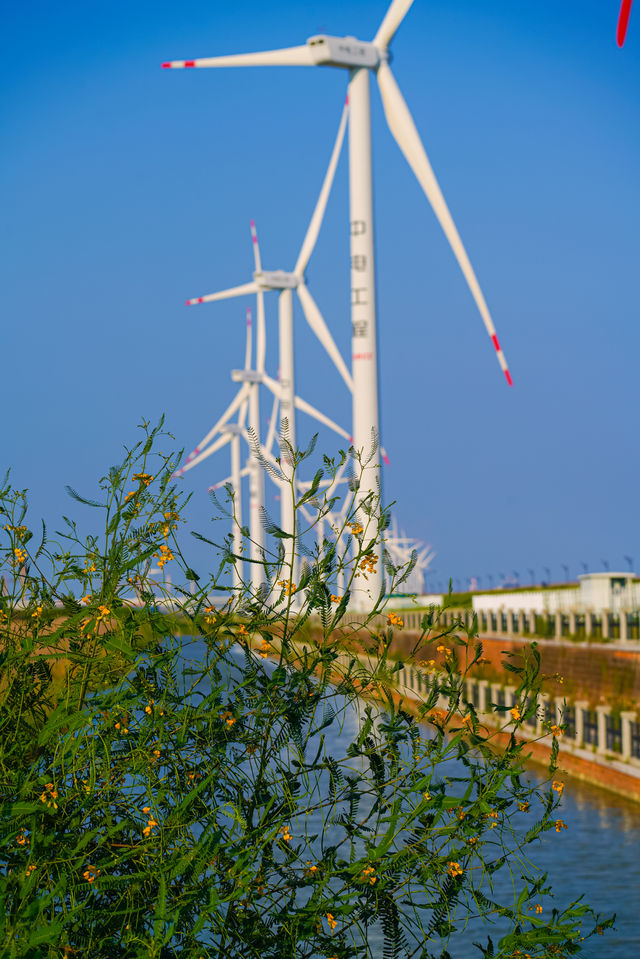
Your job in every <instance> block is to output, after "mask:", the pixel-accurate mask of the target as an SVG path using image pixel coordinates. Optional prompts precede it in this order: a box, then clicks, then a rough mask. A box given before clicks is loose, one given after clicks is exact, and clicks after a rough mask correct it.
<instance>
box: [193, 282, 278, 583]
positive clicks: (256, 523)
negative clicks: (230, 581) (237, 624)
mask: <svg viewBox="0 0 640 959" xmlns="http://www.w3.org/2000/svg"><path fill="white" fill-rule="evenodd" d="M246 320H247V335H246V344H245V357H244V370H243V371H242V373H243V374H244V378H243V383H242V386H241V388H240V389H239V390H238V392H237V393H236V395H235V397H234V399H233V400H232V401H231V403H230V404H229V406H228V407H227V409H226V410H225V412H224V413H223V414H222V416H221V417H220V418H219V419H218V420H217V422H216V423H215V424H214V425H213V427H212V428H211V429H210V430H209V432H208V433H207V434H206V435H205V436H204V437H203V438H202V439H201V440H200V442H199V443H198V445H197V446H196V448H195V449H194V450H193V451H192V452H191V453H189V455H188V456H187V458H186V461H185V464H184V466H182V467H180V469H178V470H176V472H175V475H176V476H184V474H185V473H186V472H188V470H190V469H193V467H194V466H197V465H198V464H199V463H201V462H202V461H203V460H204V459H207V458H208V457H209V456H211V455H212V454H213V453H216V452H217V451H218V450H220V449H222V447H223V446H225V445H226V444H227V443H231V476H230V477H229V482H230V483H231V485H232V487H233V491H234V506H235V510H236V517H237V520H238V522H237V523H234V528H233V544H234V546H233V548H234V553H235V554H236V556H238V555H239V554H240V547H241V545H242V534H241V532H240V528H239V526H241V525H242V482H241V481H242V477H243V476H246V475H248V476H249V537H250V540H251V543H250V553H249V555H250V559H251V585H252V587H253V589H254V590H257V589H258V587H259V586H260V584H261V583H262V581H263V579H264V575H263V567H262V562H263V560H264V527H263V509H264V474H263V472H262V466H261V464H260V462H259V460H258V458H257V456H256V455H255V453H254V452H253V451H251V453H250V455H249V459H248V462H247V465H246V466H245V467H244V469H243V468H241V463H240V459H241V454H240V446H241V442H240V441H241V438H243V437H244V438H246V426H245V424H246V419H247V412H248V414H249V429H250V431H251V435H252V436H253V437H254V439H255V442H256V443H257V444H258V446H259V444H260V394H259V392H258V390H259V384H260V376H261V374H260V371H263V370H264V360H265V353H266V330H265V321H264V304H263V303H261V302H260V300H258V329H257V336H256V370H252V369H251V357H252V341H253V336H252V319H251V310H250V309H247V313H246ZM236 412H237V413H238V418H237V421H236V422H235V423H230V422H229V420H230V419H231V417H232V416H233V415H234V413H236ZM216 437H217V439H216ZM208 444H210V445H208ZM221 485H223V484H221ZM233 575H234V586H239V585H240V582H241V578H242V566H241V564H239V563H237V564H236V566H234V574H233Z"/></svg>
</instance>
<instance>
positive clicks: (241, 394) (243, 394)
mask: <svg viewBox="0 0 640 959" xmlns="http://www.w3.org/2000/svg"><path fill="white" fill-rule="evenodd" d="M249 389H250V384H249V383H243V384H242V386H241V388H240V389H239V390H238V392H237V393H236V395H235V397H234V399H233V400H232V401H231V403H230V404H229V406H228V407H227V409H226V410H225V412H224V413H223V414H222V416H221V417H220V419H219V420H218V421H217V423H216V424H215V426H213V427H212V429H210V430H209V432H208V433H207V435H206V436H203V438H202V439H201V440H200V442H199V443H198V445H197V446H196V448H195V449H194V450H193V451H192V452H191V453H189V455H188V456H187V459H186V462H185V465H184V466H182V467H181V468H180V469H179V470H176V472H175V474H174V475H175V476H181V475H182V473H183V472H184V471H185V470H186V469H191V466H192V465H193V461H194V459H195V458H196V457H198V456H199V455H200V453H201V452H202V450H203V449H204V448H205V446H206V445H207V443H209V442H210V441H211V440H212V439H213V437H214V436H215V435H216V433H218V432H219V431H220V429H221V428H222V427H223V426H224V425H225V423H226V422H227V420H229V419H230V418H231V417H232V416H233V414H234V413H235V411H236V410H237V409H238V407H239V406H240V405H241V404H242V403H243V401H244V400H245V399H246V398H247V396H248V395H249Z"/></svg>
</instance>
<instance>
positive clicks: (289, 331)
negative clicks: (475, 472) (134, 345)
mask: <svg viewBox="0 0 640 959" xmlns="http://www.w3.org/2000/svg"><path fill="white" fill-rule="evenodd" d="M347 113H348V105H347V103H345V105H344V108H343V111H342V116H341V118H340V124H339V127H338V134H337V136H336V140H335V143H334V146H333V150H332V153H331V158H330V161H329V166H328V168H327V172H326V174H325V178H324V181H323V184H322V188H321V190H320V195H319V197H318V200H317V203H316V206H315V209H314V211H313V215H312V217H311V220H310V222H309V226H308V228H307V232H306V234H305V237H304V240H303V242H302V246H301V247H300V252H299V254H298V258H297V260H296V264H295V266H294V268H293V271H292V272H287V271H285V270H263V268H262V258H261V255H260V245H259V243H258V235H257V231H256V226H255V223H254V222H253V220H252V221H251V238H252V241H253V255H254V263H255V271H254V274H253V279H252V280H251V281H250V282H249V283H244V284H242V285H241V286H236V287H232V288H231V289H227V290H222V291H221V292H219V293H210V294H207V295H206V296H197V297H194V298H193V299H190V300H187V305H188V306H194V305H196V304H200V303H211V302H215V301H218V300H226V299H231V298H234V297H238V296H246V295H247V294H257V295H258V297H259V300H258V304H259V316H260V315H261V316H262V317H264V299H263V298H264V294H265V293H266V292H269V291H277V292H279V298H278V317H279V323H278V325H279V367H280V379H279V383H277V384H276V382H275V381H274V380H272V379H271V378H270V377H268V376H267V375H266V374H265V372H264V357H263V358H262V365H261V366H259V368H258V370H257V371H256V373H255V374H253V379H254V380H255V381H259V382H262V383H264V384H265V386H267V387H268V388H269V389H270V390H271V391H272V392H274V393H277V395H278V398H279V401H280V421H281V429H280V435H281V438H282V437H283V434H286V437H285V438H286V441H287V443H288V444H289V445H290V446H291V447H293V448H294V449H295V445H296V414H295V411H296V408H299V409H301V410H303V411H304V412H306V413H309V414H310V415H311V416H313V417H315V418H316V419H317V420H319V421H320V422H322V423H324V424H325V425H327V426H329V427H330V428H331V429H333V430H335V431H336V432H338V433H339V434H340V435H343V436H344V437H345V438H347V439H349V441H350V442H351V436H350V434H348V433H346V432H345V431H344V430H342V429H341V428H340V427H338V426H337V424H335V423H334V422H333V421H332V420H330V419H329V418H328V417H326V416H324V414H322V413H320V412H319V410H316V409H315V408H314V407H312V406H311V405H310V404H309V403H307V402H306V401H305V400H303V399H302V398H301V397H296V392H295V376H294V351H293V290H295V291H296V293H297V295H298V298H299V300H300V304H301V306H302V310H303V313H304V315H305V318H306V320H307V323H308V324H309V326H310V327H311V329H312V330H313V332H314V334H315V335H316V337H317V338H318V340H319V341H320V343H321V344H322V346H323V347H324V349H325V350H326V352H327V353H328V355H329V357H330V358H331V361H332V362H333V364H334V366H335V367H336V369H337V370H338V372H339V373H340V375H341V376H342V378H343V380H344V382H345V384H346V385H347V387H348V389H349V391H350V392H353V380H352V378H351V374H350V373H349V370H348V369H347V366H346V364H345V362H344V360H343V358H342V355H341V354H340V351H339V350H338V347H337V346H336V344H335V341H334V339H333V337H332V336H331V333H330V332H329V329H328V327H327V325H326V323H325V321H324V319H323V317H322V314H321V313H320V310H319V309H318V307H317V305H316V303H315V300H314V299H313V297H312V296H311V293H310V292H309V289H308V287H307V285H306V283H305V279H304V273H305V270H306V267H307V264H308V262H309V259H310V257H311V254H312V253H313V250H314V247H315V244H316V241H317V238H318V234H319V232H320V227H321V225H322V220H323V217H324V213H325V210H326V206H327V201H328V199H329V194H330V192H331V186H332V184H333V179H334V176H335V171H336V167H337V164H338V159H339V157H340V150H341V148H342V143H343V140H344V134H345V129H346V123H347ZM260 304H262V305H260ZM233 376H234V379H238V380H241V379H245V380H246V379H247V378H248V377H250V374H249V373H247V372H244V373H239V374H236V373H234V374H233ZM285 420H286V430H285V425H284V421H285ZM210 437H211V433H209V434H208V437H207V442H208V441H209V438H210ZM281 445H282V443H281ZM200 455H202V454H200ZM286 460H287V456H286V453H285V454H284V455H282V456H281V469H282V467H283V466H286V465H287V464H286ZM198 461H199V460H198ZM187 465H189V464H187ZM284 472H285V475H284V478H283V480H282V484H281V496H280V509H281V526H282V529H283V531H284V532H285V533H288V534H292V533H293V524H294V509H293V502H292V498H291V491H290V490H289V488H288V477H287V476H286V470H285V471H284Z"/></svg>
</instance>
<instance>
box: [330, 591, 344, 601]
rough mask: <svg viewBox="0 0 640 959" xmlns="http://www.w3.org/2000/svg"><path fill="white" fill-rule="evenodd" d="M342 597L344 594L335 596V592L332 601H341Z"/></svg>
mask: <svg viewBox="0 0 640 959" xmlns="http://www.w3.org/2000/svg"><path fill="white" fill-rule="evenodd" d="M341 599H342V596H334V595H333V593H332V594H331V602H332V603H339V602H340V600H341Z"/></svg>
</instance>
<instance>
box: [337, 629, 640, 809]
mask: <svg viewBox="0 0 640 959" xmlns="http://www.w3.org/2000/svg"><path fill="white" fill-rule="evenodd" d="M375 625H376V626H377V627H378V628H380V627H381V626H382V625H386V618H385V619H381V620H380V623H376V624H375ZM341 632H342V633H343V635H344V639H345V642H346V643H347V644H348V645H349V646H350V647H351V648H352V649H354V650H357V649H360V650H361V651H363V650H364V648H365V646H366V647H370V646H371V631H370V630H366V631H365V630H362V631H361V630H359V629H358V628H357V624H356V622H355V621H354V622H351V623H349V624H348V625H347V626H346V627H345V628H344V629H343V630H341ZM479 639H480V641H481V642H482V646H483V656H482V658H483V662H482V664H480V665H477V666H475V667H474V668H473V675H472V676H470V677H469V678H468V679H467V680H466V692H467V698H468V700H469V701H470V702H473V703H474V706H475V708H476V710H477V712H478V715H479V717H480V718H481V721H482V722H484V723H486V724H487V726H491V727H492V728H495V720H496V714H495V713H494V712H492V710H491V708H490V704H491V703H497V704H499V705H502V706H508V707H511V706H512V705H515V702H516V700H515V686H514V685H513V683H514V674H513V673H512V672H510V671H509V670H507V669H506V668H505V664H506V663H508V662H509V661H510V659H511V660H512V661H513V657H516V658H517V657H518V655H519V654H522V653H523V652H524V650H525V648H526V647H528V646H530V644H531V640H527V639H515V638H504V637H500V638H493V637H490V638H489V637H484V638H483V637H479ZM419 640H420V634H419V633H418V632H416V631H414V630H405V629H401V630H396V631H395V632H394V634H393V639H392V642H391V647H390V655H391V656H392V658H395V659H400V660H402V662H403V663H404V664H405V668H404V669H403V670H402V671H401V673H400V674H399V679H398V683H397V689H396V695H397V697H398V700H400V699H403V700H404V703H405V706H406V707H407V708H409V709H410V710H412V711H417V709H418V707H419V705H420V704H421V702H422V701H423V699H424V695H425V694H426V692H427V688H428V685H429V684H430V682H431V681H432V680H433V677H434V676H435V674H436V673H437V669H438V666H439V665H441V664H442V662H443V658H444V656H445V655H454V656H457V658H458V665H459V666H460V668H461V669H464V662H463V661H462V656H463V654H464V649H463V647H456V645H455V642H454V641H451V637H442V635H440V633H439V632H437V633H436V634H435V636H434V638H433V639H430V640H429V641H427V642H424V641H423V642H421V643H420V645H419V648H418V649H417V650H416V648H415V647H416V645H417V644H418V643H419ZM536 642H537V648H538V650H539V652H540V657H541V672H542V676H543V686H542V692H541V695H540V697H539V700H538V711H537V718H535V719H534V720H533V721H532V722H531V723H529V724H528V725H526V726H525V727H523V728H521V733H520V735H521V738H522V739H523V740H526V741H527V750H528V752H529V753H530V755H531V759H532V760H533V761H534V762H538V763H542V764H548V759H549V756H550V751H551V746H552V741H553V740H552V736H551V735H549V734H548V729H549V724H550V723H554V724H555V723H557V724H565V726H566V729H565V733H564V735H563V736H562V737H561V739H560V768H561V771H562V772H563V773H564V774H566V775H569V776H575V777H577V778H579V779H581V780H583V781H585V782H589V783H592V784H594V785H598V786H601V787H602V788H604V789H607V790H609V791H610V792H615V793H618V794H620V795H623V796H625V797H627V798H629V799H633V800H634V801H636V802H640V648H630V647H631V644H630V643H629V642H627V643H625V644H624V645H622V644H616V643H609V644H606V645H603V644H587V643H581V644H576V643H572V642H569V641H562V640H537V641H536ZM443 645H444V646H445V647H446V648H447V649H450V650H451V653H448V654H447V653H446V652H445V651H443V650H442V649H440V650H438V646H440V647H442V646H443ZM636 645H638V646H640V644H635V643H634V644H633V647H636ZM508 735H509V733H508V732H504V733H498V736H497V738H498V741H499V740H500V737H501V736H502V737H504V741H505V743H506V741H507V738H508Z"/></svg>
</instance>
